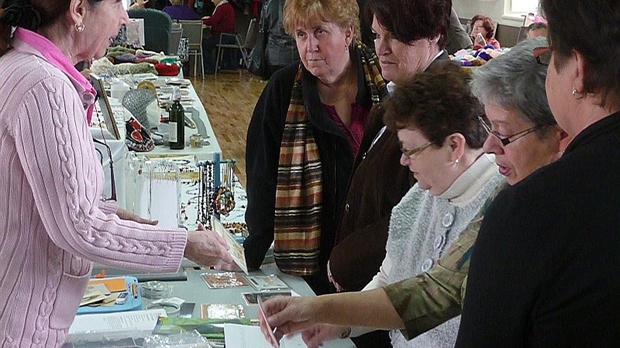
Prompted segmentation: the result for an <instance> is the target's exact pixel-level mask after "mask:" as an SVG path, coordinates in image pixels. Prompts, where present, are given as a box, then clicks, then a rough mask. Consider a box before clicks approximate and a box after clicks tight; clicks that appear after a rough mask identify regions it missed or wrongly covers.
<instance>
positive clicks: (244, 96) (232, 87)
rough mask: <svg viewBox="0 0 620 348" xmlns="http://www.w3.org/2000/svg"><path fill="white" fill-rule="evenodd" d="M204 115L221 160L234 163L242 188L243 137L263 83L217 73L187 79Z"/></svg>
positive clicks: (245, 76) (236, 74)
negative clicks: (232, 160)
mask: <svg viewBox="0 0 620 348" xmlns="http://www.w3.org/2000/svg"><path fill="white" fill-rule="evenodd" d="M189 79H190V80H191V81H192V84H193V85H194V88H195V89H196V93H197V94H198V97H199V98H200V100H201V101H202V104H203V105H204V107H205V110H206V111H207V116H208V117H209V121H210V122H211V126H212V127H213V132H215V136H216V137H217V140H218V142H219V144H220V147H221V148H222V156H223V158H234V159H235V160H236V161H237V170H236V174H237V176H238V177H239V180H240V182H241V184H242V185H243V186H244V187H245V183H246V181H245V136H246V131H247V128H248V123H249V122H250V118H251V117H252V111H253V110H254V105H255V104H256V101H257V100H258V96H259V95H260V93H261V92H262V90H263V88H264V87H265V84H266V82H265V81H261V80H260V79H258V78H257V77H254V76H252V75H251V74H249V73H247V72H245V71H243V72H221V73H218V75H217V78H216V77H214V76H210V75H207V76H205V78H204V80H203V79H202V78H201V77H190V78H189Z"/></svg>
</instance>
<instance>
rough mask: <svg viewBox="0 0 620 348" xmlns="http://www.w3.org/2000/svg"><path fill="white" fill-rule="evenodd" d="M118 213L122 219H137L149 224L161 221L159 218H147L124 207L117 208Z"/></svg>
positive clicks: (136, 220) (138, 221) (139, 221)
mask: <svg viewBox="0 0 620 348" xmlns="http://www.w3.org/2000/svg"><path fill="white" fill-rule="evenodd" d="M116 215H117V216H118V217H119V218H120V219H121V220H128V221H135V222H137V223H139V224H147V225H153V226H155V225H157V223H158V222H159V221H158V220H149V219H145V218H143V217H141V216H140V215H137V214H134V213H132V212H130V211H129V210H126V209H123V208H120V207H119V208H118V209H117V210H116Z"/></svg>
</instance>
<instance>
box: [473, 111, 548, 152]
mask: <svg viewBox="0 0 620 348" xmlns="http://www.w3.org/2000/svg"><path fill="white" fill-rule="evenodd" d="M478 121H479V122H480V124H481V125H482V128H484V130H485V131H486V132H487V134H489V135H492V136H494V137H495V138H497V140H499V141H500V142H501V143H502V146H503V147H505V146H507V145H508V144H510V143H512V142H515V141H517V140H519V139H521V138H523V137H524V136H526V135H528V134H530V133H532V132H533V131H535V130H536V129H538V128H540V127H539V126H534V127H532V128H528V129H526V130H523V131H520V132H517V133H515V134H512V135H509V136H507V137H502V136H501V135H499V133H497V131H494V130H493V129H491V125H489V123H488V122H487V121H486V120H485V119H484V116H478Z"/></svg>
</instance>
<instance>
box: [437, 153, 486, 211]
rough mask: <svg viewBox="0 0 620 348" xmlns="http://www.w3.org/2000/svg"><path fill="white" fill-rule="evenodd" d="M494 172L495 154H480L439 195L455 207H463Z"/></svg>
mask: <svg viewBox="0 0 620 348" xmlns="http://www.w3.org/2000/svg"><path fill="white" fill-rule="evenodd" d="M496 172H497V165H496V164H495V155H492V154H486V153H485V154H482V155H481V156H480V157H478V158H477V159H476V161H474V163H472V165H470V166H469V168H467V170H465V171H464V172H463V174H461V175H460V176H459V177H458V178H456V180H454V182H453V183H452V185H450V187H448V189H447V190H446V191H444V193H442V194H441V195H439V197H440V198H443V199H447V200H448V201H450V204H453V205H456V206H457V207H464V206H466V205H467V204H469V202H470V201H471V200H472V199H474V198H475V197H476V194H477V193H478V192H479V191H480V190H481V189H482V186H484V185H485V184H486V182H487V181H488V180H489V179H490V178H491V177H492V176H493V174H494V173H496Z"/></svg>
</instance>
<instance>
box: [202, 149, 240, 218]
mask: <svg viewBox="0 0 620 348" xmlns="http://www.w3.org/2000/svg"><path fill="white" fill-rule="evenodd" d="M213 157H214V160H213V161H202V162H198V164H197V166H198V168H199V170H200V174H199V181H200V193H199V195H198V221H200V222H201V223H202V224H203V225H205V227H207V228H208V229H212V228H213V226H212V224H211V217H216V218H218V219H219V218H220V215H225V216H226V215H228V213H229V212H230V211H231V210H233V209H234V208H235V187H234V169H235V163H236V161H235V160H234V159H220V158H219V154H218V155H216V156H213Z"/></svg>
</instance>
